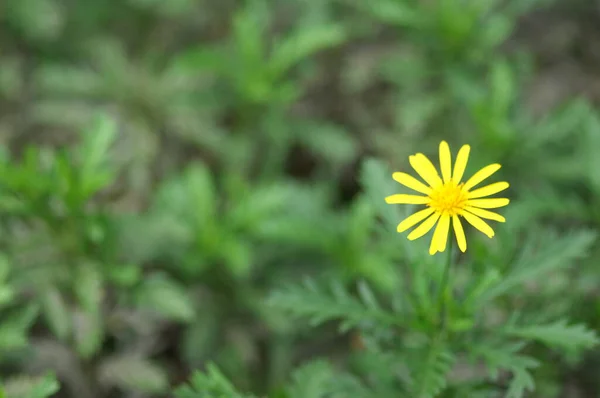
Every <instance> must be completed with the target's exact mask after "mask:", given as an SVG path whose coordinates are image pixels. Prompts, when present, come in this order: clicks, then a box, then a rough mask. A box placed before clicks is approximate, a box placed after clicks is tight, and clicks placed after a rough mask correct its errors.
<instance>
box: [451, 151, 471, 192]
mask: <svg viewBox="0 0 600 398" xmlns="http://www.w3.org/2000/svg"><path fill="white" fill-rule="evenodd" d="M469 151H471V147H470V146H469V145H463V146H462V148H460V151H458V155H456V163H455V164H454V173H453V174H452V179H453V180H454V182H456V183H457V184H458V183H459V182H460V180H462V178H463V174H465V169H466V168H467V161H468V160H469Z"/></svg>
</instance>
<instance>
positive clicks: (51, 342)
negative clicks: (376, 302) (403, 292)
mask: <svg viewBox="0 0 600 398" xmlns="http://www.w3.org/2000/svg"><path fill="white" fill-rule="evenodd" d="M599 66H600V4H599V3H598V2H597V1H592V0H556V1H552V0H369V1H361V0H285V1H283V0H256V1H234V0H221V1H211V0H168V1H161V0H103V1H87V2H85V1H77V0H1V1H0V148H1V152H0V352H1V354H0V375H1V377H2V379H3V380H4V382H5V389H6V394H7V396H8V397H25V396H27V395H25V394H26V393H25V392H23V391H26V390H28V389H31V388H32V386H36V385H37V386H39V384H36V383H38V381H39V378H40V377H42V378H43V377H45V376H44V375H45V374H47V373H46V372H48V371H51V372H52V374H54V375H56V377H57V379H58V380H59V381H60V384H61V388H60V392H58V393H57V394H56V395H52V396H57V397H69V398H70V397H73V398H75V397H77V398H101V397H128V398H129V397H132V398H133V397H140V398H141V397H167V396H171V391H172V389H173V387H174V386H177V385H179V384H181V383H184V382H186V381H187V380H188V378H189V377H190V375H191V374H192V372H193V371H194V370H196V369H200V370H201V369H204V367H205V365H206V364H207V361H212V362H214V363H216V364H217V365H218V366H219V367H220V369H221V370H222V371H223V373H224V374H226V375H227V377H228V378H229V379H230V380H231V381H232V383H234V384H235V385H236V386H238V387H239V388H241V389H243V390H245V391H249V392H254V393H255V394H258V395H261V394H262V395H266V394H270V396H273V397H275V396H284V395H276V394H278V391H279V389H280V388H281V386H282V385H283V384H284V383H285V381H286V380H288V378H289V374H290V372H291V370H292V369H293V368H294V367H295V366H297V365H298V364H300V363H302V362H303V361H305V360H308V359H311V358H316V357H325V358H329V359H331V360H332V361H337V362H343V361H345V358H347V357H348V355H350V354H351V353H352V352H353V351H354V350H357V349H360V347H361V342H360V339H359V338H358V337H357V335H355V334H352V333H351V332H349V333H345V334H340V333H338V332H337V330H336V328H335V327H329V326H328V325H325V326H323V327H320V328H318V329H311V328H310V327H309V326H308V325H305V324H300V325H299V324H296V323H292V322H291V321H289V320H288V319H287V318H285V317H282V316H280V314H279V313H277V312H274V311H271V310H270V309H269V307H268V306H265V305H264V300H265V298H266V297H267V296H268V294H269V292H270V291H271V290H272V289H273V288H277V287H279V286H281V285H283V284H285V283H291V282H295V281H299V280H301V279H302V278H303V277H306V276H312V277H315V278H321V277H328V278H334V279H336V280H340V281H342V282H344V283H346V282H348V283H349V282H352V281H355V280H358V279H361V280H367V281H368V282H369V283H371V284H372V286H374V288H375V289H377V290H378V291H380V292H384V293H385V292H387V291H391V290H393V289H394V286H395V285H394V275H395V274H394V272H395V271H394V269H395V267H397V264H398V263H399V262H402V261H404V259H405V258H406V256H404V254H403V253H405V252H406V250H410V249H407V246H406V244H405V242H406V237H405V236H404V235H398V234H396V232H395V230H394V228H393V227H391V228H389V229H388V234H387V236H388V238H387V239H385V240H381V239H377V238H374V237H373V236H372V234H371V232H370V231H372V228H373V226H374V225H375V224H376V223H377V222H378V215H377V212H376V211H375V209H374V206H373V205H372V201H370V200H367V196H366V195H365V194H364V192H363V188H364V185H365V184H366V183H370V182H372V181H373V180H372V178H370V177H369V174H368V169H367V170H366V171H365V167H364V165H365V161H367V159H371V158H376V159H379V160H380V161H381V162H383V163H385V164H386V165H388V166H389V168H390V170H408V169H407V167H408V162H407V160H408V155H410V154H413V153H415V152H424V153H426V154H427V155H430V156H432V158H433V159H435V156H436V154H437V146H438V144H439V141H440V140H441V139H445V140H447V141H448V142H449V143H450V145H451V148H452V150H453V152H454V153H456V151H457V150H458V148H459V147H460V145H462V144H470V145H471V147H472V150H471V154H472V158H471V163H470V165H469V169H468V172H473V171H474V170H476V169H477V167H480V166H483V165H485V164H488V163H495V162H499V163H501V164H502V165H503V169H502V172H501V174H502V180H507V181H509V182H510V183H511V191H510V193H509V195H510V197H511V198H512V200H513V204H512V205H511V207H510V209H507V211H506V212H503V214H504V215H505V216H506V218H507V220H508V222H507V223H506V224H501V225H498V226H497V227H495V229H497V230H500V231H501V230H503V229H505V232H504V233H502V232H499V233H498V236H497V238H495V240H494V242H493V243H490V242H489V241H488V240H485V238H481V237H479V236H475V235H473V238H472V240H469V245H470V246H469V251H468V252H467V254H466V257H465V258H466V259H465V260H464V261H465V262H466V264H471V263H473V264H474V263H476V262H477V261H495V262H498V263H509V262H510V261H512V260H511V259H512V258H513V255H514V253H515V250H516V249H517V248H518V247H519V245H520V243H519V242H520V241H519V237H520V236H521V235H519V232H518V231H521V230H522V229H524V228H528V229H529V230H531V231H534V232H536V233H537V232H538V231H545V230H546V229H548V228H555V229H558V230H562V229H564V228H567V227H573V226H576V227H585V228H587V230H588V231H592V232H590V234H592V233H593V231H595V230H596V229H597V228H598V227H599V226H600V156H599V153H600V113H599V112H598V110H597V109H596V108H595V104H596V103H597V101H598V100H599V99H600V79H599V77H600V72H599V71H600V69H599ZM389 178H390V179H391V175H389ZM375 200H378V199H377V198H375ZM381 201H382V202H383V196H381ZM398 221H400V218H398ZM532 233H533V232H532ZM586 236H587V237H584V238H581V237H580V238H581V239H580V240H579V241H578V244H579V245H580V246H582V247H581V250H582V251H586V252H589V256H587V257H585V259H581V260H578V262H577V263H576V266H575V267H572V268H569V269H568V270H564V272H563V273H560V274H557V275H556V277H555V278H554V279H548V280H547V281H545V282H548V283H543V284H541V285H540V286H537V287H536V286H530V287H529V288H528V289H525V288H524V290H523V292H524V293H523V294H522V295H516V296H515V298H514V300H515V301H514V302H511V303H513V304H511V305H513V306H514V305H515V304H514V303H523V302H525V301H527V302H528V303H538V304H537V305H538V306H539V308H547V309H548V311H552V312H553V313H557V314H568V315H569V316H571V317H572V318H573V319H575V320H578V321H580V322H584V323H586V324H588V325H589V326H590V327H591V328H595V329H600V299H599V298H598V288H597V286H598V284H599V282H600V269H598V268H597V267H598V264H599V260H600V250H597V249H596V248H595V245H594V243H593V242H594V240H593V239H592V238H589V237H590V236H591V235H586ZM588 238H589V239H588ZM582 240H583V243H582ZM390 247H391V248H392V249H390ZM423 247H425V246H423ZM393 248H396V249H397V250H395V249H393ZM413 250H419V249H413ZM578 253H579V252H577V251H576V253H575V254H574V255H573V257H579V256H578V255H577V254H578ZM581 257H583V256H581ZM529 300H531V301H529ZM535 300H538V301H535ZM516 305H520V304H516ZM540 355H542V354H540ZM544 355H545V356H544ZM541 358H542V363H543V366H542V367H541V368H540V369H539V371H538V372H537V373H536V384H537V393H536V395H532V396H539V397H543V398H551V397H574V398H577V397H596V396H598V393H599V392H600V387H599V386H598V381H597V379H596V375H597V374H598V372H600V352H593V351H592V352H589V353H588V354H587V355H586V356H585V357H584V358H580V359H579V360H578V361H569V360H562V359H561V360H557V359H556V358H555V357H554V356H553V355H552V354H543V355H542V357H541ZM50 389H51V390H52V388H51V387H50ZM38 394H43V392H41V393H40V392H39V391H38ZM30 396H31V397H42V396H46V395H30ZM448 396H451V395H448Z"/></svg>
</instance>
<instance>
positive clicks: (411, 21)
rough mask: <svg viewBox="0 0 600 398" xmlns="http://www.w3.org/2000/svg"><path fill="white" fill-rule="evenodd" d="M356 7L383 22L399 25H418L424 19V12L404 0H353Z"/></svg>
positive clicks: (420, 24)
mask: <svg viewBox="0 0 600 398" xmlns="http://www.w3.org/2000/svg"><path fill="white" fill-rule="evenodd" d="M354 4H355V5H356V7H358V8H359V9H361V10H365V11H366V12H368V13H369V14H371V15H373V16H374V17H375V18H377V19H378V20H380V21H381V22H383V23H387V24H391V25H396V26H399V27H419V26H422V24H423V23H424V22H425V21H426V14H425V13H424V12H421V11H420V10H418V9H415V8H413V7H411V6H409V5H408V4H406V2H404V1H398V0H377V1H375V2H362V1H360V0H357V1H355V2H354Z"/></svg>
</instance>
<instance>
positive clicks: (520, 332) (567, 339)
mask: <svg viewBox="0 0 600 398" xmlns="http://www.w3.org/2000/svg"><path fill="white" fill-rule="evenodd" d="M502 333H504V334H506V335H508V336H513V337H519V338H523V339H531V340H537V341H539V342H541V343H544V344H546V345H548V346H550V347H560V348H565V349H569V350H581V349H586V348H591V347H594V346H595V345H597V344H598V336H597V335H596V333H595V332H594V331H592V330H590V329H588V328H586V327H585V326H583V325H568V324H567V321H566V320H564V319H561V320H558V321H555V322H553V323H549V324H546V325H531V326H508V327H506V328H502Z"/></svg>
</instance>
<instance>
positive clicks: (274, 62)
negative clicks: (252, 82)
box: [269, 25, 346, 81]
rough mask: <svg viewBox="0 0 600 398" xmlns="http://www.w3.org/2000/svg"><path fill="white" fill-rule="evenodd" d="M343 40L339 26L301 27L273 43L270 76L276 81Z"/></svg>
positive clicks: (344, 34)
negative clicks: (290, 70)
mask: <svg viewBox="0 0 600 398" xmlns="http://www.w3.org/2000/svg"><path fill="white" fill-rule="evenodd" d="M345 40H346V32H345V31H344V29H343V27H342V26H341V25H323V26H302V27H300V28H298V29H297V30H296V31H295V32H294V33H292V34H291V35H289V36H287V37H285V38H284V39H283V40H281V41H279V42H277V43H275V45H274V48H273V51H272V53H271V58H270V60H269V67H270V73H271V76H272V77H273V79H274V81H276V80H277V79H280V78H281V77H282V76H283V75H284V74H285V73H286V72H287V71H288V70H289V69H291V68H292V67H294V66H295V65H296V64H298V63H299V62H301V61H303V60H304V59H306V58H308V57H310V56H311V55H313V54H315V53H316V52H318V51H321V50H323V49H326V48H330V47H334V46H337V45H339V44H341V43H343V42H344V41H345Z"/></svg>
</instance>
